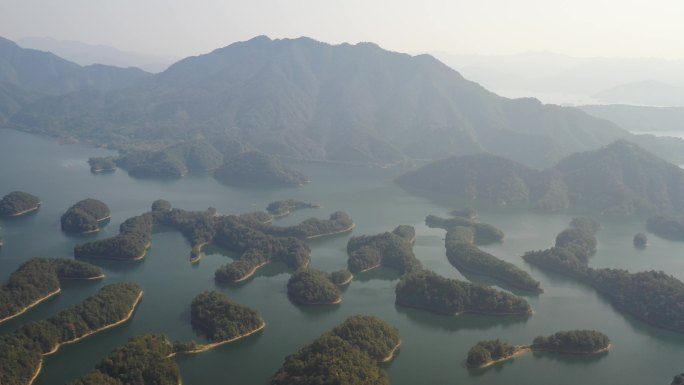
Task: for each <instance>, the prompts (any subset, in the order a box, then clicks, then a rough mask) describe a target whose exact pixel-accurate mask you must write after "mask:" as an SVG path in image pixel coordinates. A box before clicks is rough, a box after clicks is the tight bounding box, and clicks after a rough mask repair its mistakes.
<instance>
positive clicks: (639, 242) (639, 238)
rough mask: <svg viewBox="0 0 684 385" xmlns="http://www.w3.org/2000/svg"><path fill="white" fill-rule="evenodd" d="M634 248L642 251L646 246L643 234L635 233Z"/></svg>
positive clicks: (645, 238)
mask: <svg viewBox="0 0 684 385" xmlns="http://www.w3.org/2000/svg"><path fill="white" fill-rule="evenodd" d="M633 243H634V247H636V248H638V249H644V248H646V246H648V237H647V236H646V234H644V233H636V234H635V235H634V241H633Z"/></svg>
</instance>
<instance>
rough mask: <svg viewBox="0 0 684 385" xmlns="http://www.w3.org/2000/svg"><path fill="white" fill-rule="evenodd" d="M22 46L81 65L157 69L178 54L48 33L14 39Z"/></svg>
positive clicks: (155, 70)
mask: <svg viewBox="0 0 684 385" xmlns="http://www.w3.org/2000/svg"><path fill="white" fill-rule="evenodd" d="M16 43H17V44H19V45H21V46H22V47H24V48H31V49H36V50H40V51H47V52H52V53H54V54H55V55H57V56H60V57H62V58H64V59H67V60H70V61H72V62H74V63H77V64H79V65H82V66H87V65H90V64H106V65H111V66H116V67H123V68H127V67H138V68H141V69H143V70H145V71H148V72H152V73H158V72H162V71H164V70H165V69H167V68H168V67H169V66H170V65H171V64H172V63H173V62H174V61H176V60H177V58H174V57H171V56H162V55H146V54H140V53H134V52H126V51H121V50H119V49H117V48H114V47H109V46H106V45H93V44H86V43H82V42H80V41H72V40H57V39H53V38H49V37H25V38H21V39H18V40H16Z"/></svg>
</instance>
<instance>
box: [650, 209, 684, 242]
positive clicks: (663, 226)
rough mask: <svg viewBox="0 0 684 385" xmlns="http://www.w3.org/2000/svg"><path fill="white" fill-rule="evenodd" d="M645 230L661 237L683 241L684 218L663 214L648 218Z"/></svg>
mask: <svg viewBox="0 0 684 385" xmlns="http://www.w3.org/2000/svg"><path fill="white" fill-rule="evenodd" d="M646 230H648V231H650V232H652V233H653V234H655V235H657V236H659V237H660V238H663V239H668V240H671V241H684V218H682V217H672V216H664V215H661V216H656V217H653V218H649V220H648V221H647V222H646Z"/></svg>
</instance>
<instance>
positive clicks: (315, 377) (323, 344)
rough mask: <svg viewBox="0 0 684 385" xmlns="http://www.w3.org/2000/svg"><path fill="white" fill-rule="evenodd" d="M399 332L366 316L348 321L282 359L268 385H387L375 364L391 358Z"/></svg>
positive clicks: (396, 344)
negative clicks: (281, 363)
mask: <svg viewBox="0 0 684 385" xmlns="http://www.w3.org/2000/svg"><path fill="white" fill-rule="evenodd" d="M399 341H400V340H399V331H398V330H397V329H396V328H395V327H394V326H392V325H390V324H388V323H386V322H384V321H382V320H380V319H378V318H375V317H369V316H354V317H350V318H348V319H347V320H346V321H344V322H343V323H342V324H341V325H339V326H337V327H335V328H334V329H333V330H332V331H330V332H327V333H324V334H323V335H321V336H320V337H319V338H317V339H316V340H315V341H314V342H312V343H311V344H309V345H307V346H305V347H304V348H302V349H301V350H300V351H299V352H297V353H295V354H292V355H290V356H288V357H286V358H285V362H284V363H283V366H282V367H281V368H280V369H279V370H278V372H277V373H276V374H275V375H274V377H273V379H272V380H271V385H312V384H338V385H388V384H389V378H388V377H387V374H386V373H385V372H384V371H383V370H382V369H381V368H380V367H379V366H378V364H377V362H378V361H384V360H389V359H391V358H392V355H393V353H394V350H395V349H396V347H397V346H398V345H399Z"/></svg>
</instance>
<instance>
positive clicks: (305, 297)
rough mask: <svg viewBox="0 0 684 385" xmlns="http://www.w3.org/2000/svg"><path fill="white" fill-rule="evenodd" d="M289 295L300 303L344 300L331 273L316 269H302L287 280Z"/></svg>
mask: <svg viewBox="0 0 684 385" xmlns="http://www.w3.org/2000/svg"><path fill="white" fill-rule="evenodd" d="M287 295H288V296H289V297H290V298H291V299H292V301H294V302H295V303H297V304H300V305H332V304H336V303H339V302H341V301H342V297H340V291H339V290H338V289H337V286H335V284H334V283H333V282H332V278H331V276H330V274H327V273H324V272H322V271H319V270H316V269H311V268H307V269H302V270H299V271H297V272H295V273H294V274H292V276H291V277H290V280H289V281H287Z"/></svg>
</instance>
